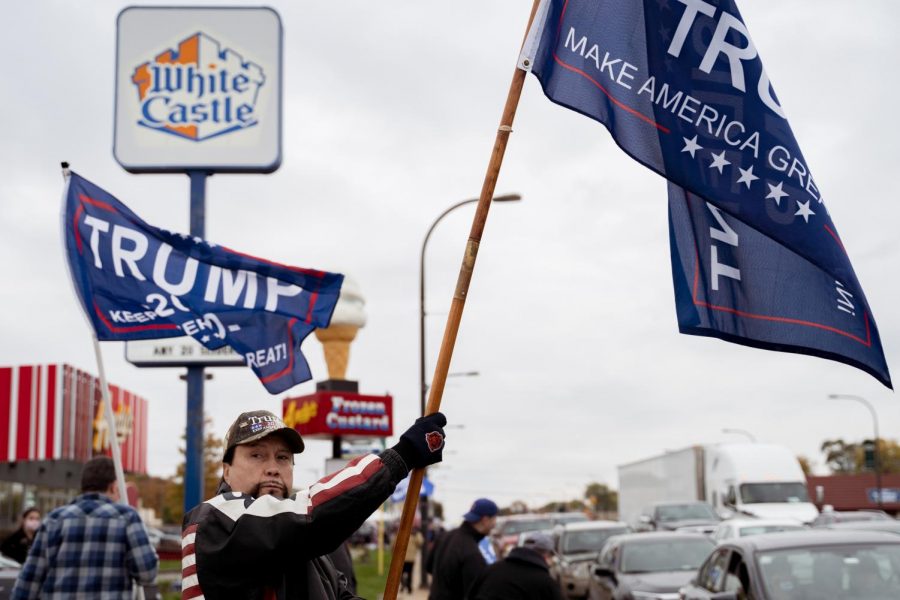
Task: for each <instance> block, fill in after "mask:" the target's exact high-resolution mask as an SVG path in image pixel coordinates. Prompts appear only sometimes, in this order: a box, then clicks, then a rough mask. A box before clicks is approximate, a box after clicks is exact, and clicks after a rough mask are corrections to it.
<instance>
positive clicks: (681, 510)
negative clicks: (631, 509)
mask: <svg viewBox="0 0 900 600" xmlns="http://www.w3.org/2000/svg"><path fill="white" fill-rule="evenodd" d="M721 520H722V519H721V518H720V517H719V515H717V514H716V511H715V510H714V509H713V507H712V506H711V505H710V504H709V503H707V502H659V503H657V504H654V505H652V506H650V507H648V508H646V509H644V511H643V514H641V516H640V523H639V524H638V526H637V529H638V530H639V531H694V532H697V533H707V534H709V533H712V532H713V531H715V529H716V527H717V526H718V524H719V521H721Z"/></svg>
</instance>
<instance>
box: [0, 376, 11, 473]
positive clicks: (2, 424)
mask: <svg viewBox="0 0 900 600" xmlns="http://www.w3.org/2000/svg"><path fill="white" fill-rule="evenodd" d="M12 379H13V367H5V368H3V369H0V461H2V462H6V461H8V460H9V418H10V412H11V408H12V400H13V399H12Z"/></svg>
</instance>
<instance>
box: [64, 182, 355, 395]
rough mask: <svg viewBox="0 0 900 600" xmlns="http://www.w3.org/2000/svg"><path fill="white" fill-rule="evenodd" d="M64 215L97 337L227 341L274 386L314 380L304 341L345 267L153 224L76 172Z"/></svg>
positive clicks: (211, 344) (327, 307)
mask: <svg viewBox="0 0 900 600" xmlns="http://www.w3.org/2000/svg"><path fill="white" fill-rule="evenodd" d="M62 219H63V220H62V228H63V241H64V244H65V248H66V257H67V262H68V266H69V271H70V274H71V276H72V282H73V284H74V286H75V291H76V293H77V295H78V299H79V300H80V302H81V305H82V308H83V309H84V312H85V314H86V315H87V317H88V320H89V321H90V322H91V325H92V326H93V328H94V331H95V332H96V334H97V338H98V339H99V340H143V339H153V338H166V337H176V336H182V335H189V336H191V337H193V338H194V339H195V340H197V341H198V342H200V343H201V344H203V345H204V346H206V347H207V348H209V349H211V350H215V349H217V348H221V347H222V346H224V345H228V346H231V347H232V348H233V349H234V350H235V351H236V352H237V353H238V354H240V355H241V356H242V357H243V358H244V362H245V363H246V364H247V365H248V366H249V367H250V368H252V369H253V372H254V373H256V375H257V377H259V379H260V381H261V382H262V383H263V385H264V386H265V387H266V389H267V390H268V391H269V392H270V393H272V394H277V393H280V392H283V391H285V390H287V389H288V388H290V387H292V386H294V385H296V384H298V383H301V382H303V381H306V380H308V379H310V377H311V374H310V370H309V365H308V364H307V362H306V359H305V358H304V357H303V354H302V353H301V352H300V344H301V343H302V342H303V339H304V338H305V337H306V336H307V335H309V334H310V333H311V332H312V331H313V330H314V329H316V328H318V327H327V326H328V324H329V322H330V321H331V315H332V313H333V312H334V308H335V305H336V304H337V300H338V296H339V295H340V290H341V284H342V282H343V279H344V276H343V275H340V274H337V273H326V272H324V271H316V270H312V269H301V268H299V267H292V266H288V265H282V264H278V263H275V262H271V261H267V260H264V259H261V258H255V257H252V256H248V255H246V254H242V253H240V252H237V251H235V250H231V249H229V248H225V247H223V246H217V245H215V244H212V243H209V242H207V241H205V240H203V239H201V238H199V237H192V236H189V235H185V234H179V233H172V232H169V231H166V230H164V229H159V228H156V227H153V226H152V225H148V224H147V223H145V222H144V221H142V220H141V219H140V218H139V217H138V216H137V215H136V214H134V213H133V212H131V210H129V209H128V207H127V206H125V205H124V204H122V203H121V202H120V201H119V200H117V199H116V198H115V197H113V196H112V195H111V194H109V193H107V192H106V191H104V190H102V189H100V188H99V187H97V186H96V185H94V184H92V183H91V182H89V181H87V180H86V179H84V178H82V177H80V176H78V175H76V174H75V173H71V174H70V176H69V178H68V184H67V188H66V192H65V197H64V206H63V211H62Z"/></svg>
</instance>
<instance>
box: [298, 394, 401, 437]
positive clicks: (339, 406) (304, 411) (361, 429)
mask: <svg viewBox="0 0 900 600" xmlns="http://www.w3.org/2000/svg"><path fill="white" fill-rule="evenodd" d="M393 402H394V399H393V397H391V396H369V395H365V394H353V393H349V392H335V391H319V392H316V393H314V394H310V395H308V396H300V397H297V398H285V399H284V401H283V403H282V412H283V415H282V419H283V420H284V422H285V424H286V425H287V426H288V427H293V428H294V429H296V430H297V431H298V432H300V435H302V436H303V437H331V436H336V435H340V436H364V437H388V436H390V435H392V434H393V414H394V410H393Z"/></svg>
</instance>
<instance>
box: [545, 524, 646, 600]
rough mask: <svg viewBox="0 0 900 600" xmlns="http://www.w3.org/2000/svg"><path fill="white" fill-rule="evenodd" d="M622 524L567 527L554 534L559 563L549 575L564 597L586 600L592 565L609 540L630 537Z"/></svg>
mask: <svg viewBox="0 0 900 600" xmlns="http://www.w3.org/2000/svg"><path fill="white" fill-rule="evenodd" d="M629 531H630V528H629V527H628V525H626V524H625V523H622V522H621V521H586V522H575V523H567V524H565V525H561V526H557V528H556V530H555V536H554V537H555V540H556V547H555V549H556V560H554V561H553V565H552V566H551V567H550V574H551V575H552V576H553V578H554V579H556V581H557V582H558V583H559V588H560V591H561V592H562V594H563V596H564V597H568V598H585V597H586V596H587V592H588V583H589V582H590V579H591V571H590V568H591V565H592V564H593V563H594V561H595V560H597V555H598V554H599V553H600V550H601V549H602V548H603V544H605V543H606V540H608V539H609V538H610V537H612V536H614V535H620V534H623V533H628V532H629Z"/></svg>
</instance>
